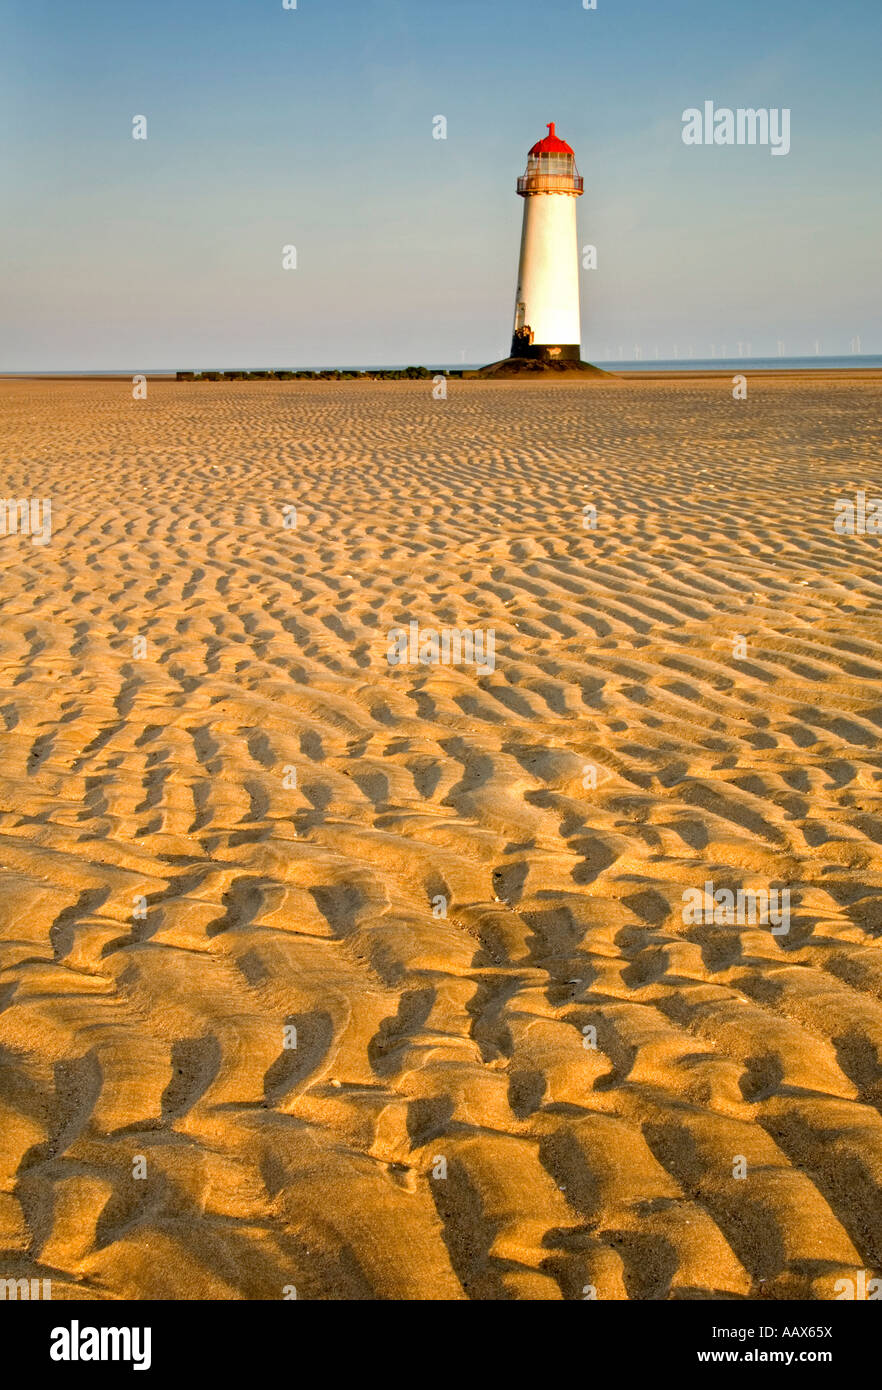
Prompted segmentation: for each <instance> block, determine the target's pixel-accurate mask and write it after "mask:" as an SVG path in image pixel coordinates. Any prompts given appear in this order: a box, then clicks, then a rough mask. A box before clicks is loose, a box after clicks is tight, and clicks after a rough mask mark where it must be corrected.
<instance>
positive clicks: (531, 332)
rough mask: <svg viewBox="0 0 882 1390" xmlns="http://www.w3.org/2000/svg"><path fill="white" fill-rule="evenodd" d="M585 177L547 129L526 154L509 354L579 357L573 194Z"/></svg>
mask: <svg viewBox="0 0 882 1390" xmlns="http://www.w3.org/2000/svg"><path fill="white" fill-rule="evenodd" d="M582 192H583V180H582V177H581V175H580V174H579V171H578V170H577V168H576V157H575V155H574V154H573V151H572V150H571V149H570V147H569V145H568V144H567V143H566V141H564V140H561V139H560V138H559V136H558V135H556V134H555V130H554V122H553V121H552V122H551V123H550V124H549V126H548V134H547V135H546V136H545V139H544V140H539V141H538V142H537V144H535V145H534V146H533V148H532V149H531V150H530V152H529V154H528V155H527V171H526V173H525V174H522V175H521V177H520V178H519V179H518V193H519V194H520V196H521V197H522V198H523V200H524V224H523V229H522V231H521V256H520V262H519V264H518V289H517V295H516V296H515V319H514V336H513V337H512V340H511V355H512V357H532V358H535V359H538V360H539V361H543V362H579V360H580V358H581V337H582V333H581V326H580V322H579V245H578V236H577V232H576V199H577V198H580V197H581V196H582Z"/></svg>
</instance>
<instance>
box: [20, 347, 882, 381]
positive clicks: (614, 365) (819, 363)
mask: <svg viewBox="0 0 882 1390" xmlns="http://www.w3.org/2000/svg"><path fill="white" fill-rule="evenodd" d="M588 360H591V359H590V358H589V359H588ZM487 365H488V364H487V363H486V362H442V363H440V364H439V363H431V362H385V363H382V364H379V363H376V362H374V363H371V364H370V365H366V364H364V363H362V364H358V363H352V362H346V363H342V362H341V363H339V364H335V365H333V366H328V365H327V364H324V365H316V366H310V367H300V366H297V367H292V366H290V365H285V364H276V365H275V366H271V367H262V366H254V365H252V366H249V367H241V366H235V365H227V366H217V365H216V364H212V363H203V364H199V365H196V366H192V365H188V366H184V367H144V366H137V367H132V368H130V369H129V370H127V371H119V370H117V369H116V368H114V369H113V370H107V369H106V368H103V367H93V368H92V369H91V370H90V371H86V372H73V371H67V370H65V368H63V367H62V368H54V369H53V368H48V369H46V370H43V371H30V372H0V377H17V376H72V377H77V376H83V377H90V376H108V377H131V376H134V375H136V374H137V373H139V372H145V373H147V375H149V376H174V374H175V372H176V371H196V372H232V371H249V372H263V371H295V372H329V371H330V372H334V371H340V372H393V371H403V370H404V369H405V367H421V366H424V367H426V368H427V370H428V371H430V372H432V371H434V372H474V371H477V370H478V369H479V368H480V367H486V366H487ZM594 365H595V366H596V367H603V368H605V369H606V370H607V371H611V372H684V371H686V372H746V371H750V370H751V369H752V370H754V371H763V372H788V371H790V372H792V371H803V372H805V371H819V372H820V371H827V372H829V371H849V370H851V371H854V370H855V369H858V368H861V367H863V368H873V367H875V368H877V369H882V356H879V355H877V354H874V353H857V352H854V353H849V354H848V356H844V357H819V356H818V357H816V356H812V357H696V358H690V357H677V358H662V359H661V360H657V359H656V358H654V357H646V358H641V359H640V360H639V361H636V362H635V361H634V360H633V358H631V359H628V360H621V359H619V358H615V359H613V360H612V361H603V360H601V359H598V360H597V361H595V363H594Z"/></svg>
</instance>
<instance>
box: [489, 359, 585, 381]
mask: <svg viewBox="0 0 882 1390" xmlns="http://www.w3.org/2000/svg"><path fill="white" fill-rule="evenodd" d="M464 375H465V376H480V377H508V376H513V377H521V378H524V377H527V378H537V377H552V378H555V377H560V376H565V377H579V378H581V380H583V381H585V380H591V379H592V378H595V379H602V378H604V377H605V378H607V379H610V373H609V372H604V371H602V370H601V368H600V367H595V366H593V365H592V364H591V363H590V362H582V361H580V360H579V358H572V357H523V356H522V357H514V356H512V357H506V358H505V359H504V360H503V361H502V362H491V363H490V364H489V366H487V367H481V368H480V370H479V371H477V372H474V373H473V372H466V373H464Z"/></svg>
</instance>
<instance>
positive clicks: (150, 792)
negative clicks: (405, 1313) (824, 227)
mask: <svg viewBox="0 0 882 1390" xmlns="http://www.w3.org/2000/svg"><path fill="white" fill-rule="evenodd" d="M879 401H880V381H879V380H878V379H873V378H871V377H869V376H868V377H865V378H858V377H856V376H855V377H847V376H842V377H838V378H834V377H831V376H829V375H825V376H824V377H823V378H819V379H817V380H812V379H811V376H810V374H806V375H805V376H802V377H800V376H790V377H788V378H787V379H786V380H785V379H782V380H776V379H774V378H773V377H771V376H764V377H762V378H761V379H760V378H757V380H756V381H754V380H752V379H751V378H749V396H748V399H747V400H745V401H736V400H733V397H732V386H731V381H730V380H729V379H717V378H714V379H703V378H700V377H692V378H688V379H686V378H684V379H681V380H675V379H669V380H664V379H661V378H660V377H658V376H656V377H653V378H646V379H634V380H628V379H625V378H622V379H613V380H610V381H608V382H605V381H601V382H595V383H591V384H589V385H584V384H580V383H578V382H577V383H568V382H556V383H553V384H544V383H541V382H539V383H529V384H522V383H496V382H480V381H474V382H472V381H466V382H451V383H450V384H449V395H448V399H446V400H440V401H439V400H435V399H433V396H432V387H431V383H425V382H413V383H375V384H370V383H363V382H357V381H353V382H342V383H339V384H337V383H332V382H321V383H314V384H312V383H299V382H297V383H284V382H279V383H275V382H260V383H257V384H252V383H245V382H241V383H225V382H219V383H210V382H203V383H192V384H191V383H186V382H181V383H175V382H165V381H164V382H154V381H151V382H150V384H149V390H148V396H147V399H146V400H133V399H132V386H131V382H130V381H70V380H65V381H61V380H56V381H37V380H32V381H10V380H7V381H3V382H0V411H2V415H3V418H4V422H5V429H4V443H3V445H2V451H3V469H2V482H0V492H2V495H3V497H5V498H15V499H17V498H27V499H31V498H34V499H45V498H49V499H51V538H48V539H47V540H46V543H45V544H43V543H39V544H35V543H34V540H35V537H33V536H30V537H29V536H27V535H23V534H14V535H6V536H5V537H3V538H0V599H2V614H3V623H2V637H0V686H2V699H0V713H2V717H3V724H2V729H3V733H2V751H3V756H2V759H0V818H2V819H0V867H2V871H3V872H2V884H0V1277H4V1278H6V1277H15V1278H19V1277H22V1278H23V1277H27V1278H48V1279H51V1281H52V1296H53V1298H54V1299H57V1300H63V1299H73V1298H92V1299H146V1298H152V1299H157V1298H158V1299H205V1298H210V1299H243V1298H244V1299H276V1300H278V1299H283V1298H291V1297H293V1296H294V1294H293V1292H292V1291H293V1290H296V1297H297V1298H301V1299H371V1298H381V1299H407V1300H411V1299H477V1300H497V1299H499V1300H506V1299H525V1300H528V1299H551V1300H554V1299H568V1300H569V1299H582V1298H586V1297H587V1298H591V1297H593V1296H596V1297H597V1298H598V1299H614V1300H624V1299H632V1300H646V1299H699V1298H700V1299H782V1298H794V1297H799V1298H810V1299H818V1300H821V1299H832V1298H834V1297H836V1296H837V1295H836V1292H835V1289H836V1285H837V1281H839V1280H842V1279H852V1280H855V1279H856V1278H857V1277H858V1275H859V1273H860V1272H861V1271H869V1272H871V1273H875V1274H879V1273H880V1272H882V1114H880V1107H882V952H880V937H882V797H880V781H882V747H880V728H882V687H880V677H882V646H880V630H882V617H880V613H882V608H880V601H882V565H880V560H882V536H877V535H872V534H870V535H859V534H854V535H848V534H839V533H837V532H836V531H835V530H834V505H835V503H836V501H837V499H843V498H846V499H849V498H850V499H854V498H855V496H856V494H857V493H858V492H859V491H861V490H863V491H864V492H865V493H866V494H867V495H868V496H879V495H882V465H880V452H879V435H880V424H879V421H880V411H879ZM292 509H294V510H292ZM295 523H296V524H295ZM411 622H416V623H417V624H419V625H420V627H421V628H427V629H433V630H441V629H442V628H445V627H455V628H458V629H465V628H468V629H469V630H480V631H482V632H487V631H489V630H492V632H493V633H494V640H495V649H494V660H493V663H492V669H489V670H485V671H484V672H483V673H482V672H481V671H479V670H478V669H477V667H476V665H475V664H471V665H469V664H467V663H464V662H460V663H459V664H456V665H445V664H441V663H436V664H430V665H424V664H420V663H419V662H417V663H415V664H413V663H412V664H407V663H405V662H402V663H400V664H397V665H394V666H393V665H390V663H389V661H388V659H387V653H388V649H389V638H388V634H389V632H390V630H393V629H395V628H396V627H399V626H401V627H403V628H404V629H406V630H409V626H408V625H409V624H410V623H411ZM708 883H712V884H713V885H714V887H715V888H717V889H728V890H731V891H733V892H735V891H736V890H738V889H745V890H754V891H766V892H771V891H773V890H774V891H777V892H778V893H781V892H783V891H784V890H785V889H786V890H788V892H789V894H790V902H791V904H792V907H791V914H790V918H789V921H788V923H787V930H786V932H783V933H778V934H776V933H775V932H773V931H772V929H771V927H770V925H768V924H763V923H760V922H746V923H743V922H741V923H739V922H736V923H734V924H728V923H726V922H723V923H722V924H720V923H718V922H717V921H715V920H711V921H698V922H695V921H688V920H686V918H685V914H684V894H685V893H687V892H688V891H689V890H699V891H702V892H703V891H704V888H705V885H706V884H708Z"/></svg>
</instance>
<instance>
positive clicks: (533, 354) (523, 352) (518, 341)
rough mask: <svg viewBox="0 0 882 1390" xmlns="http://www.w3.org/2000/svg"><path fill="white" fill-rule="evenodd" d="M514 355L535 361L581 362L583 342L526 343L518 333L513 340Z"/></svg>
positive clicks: (512, 351) (512, 353) (512, 350)
mask: <svg viewBox="0 0 882 1390" xmlns="http://www.w3.org/2000/svg"><path fill="white" fill-rule="evenodd" d="M511 355H512V357H525V358H527V359H528V360H529V361H533V362H580V361H581V360H582V344H581V343H525V342H524V340H523V338H519V337H518V335H517V334H515V336H514V337H513V338H512V340H511Z"/></svg>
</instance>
